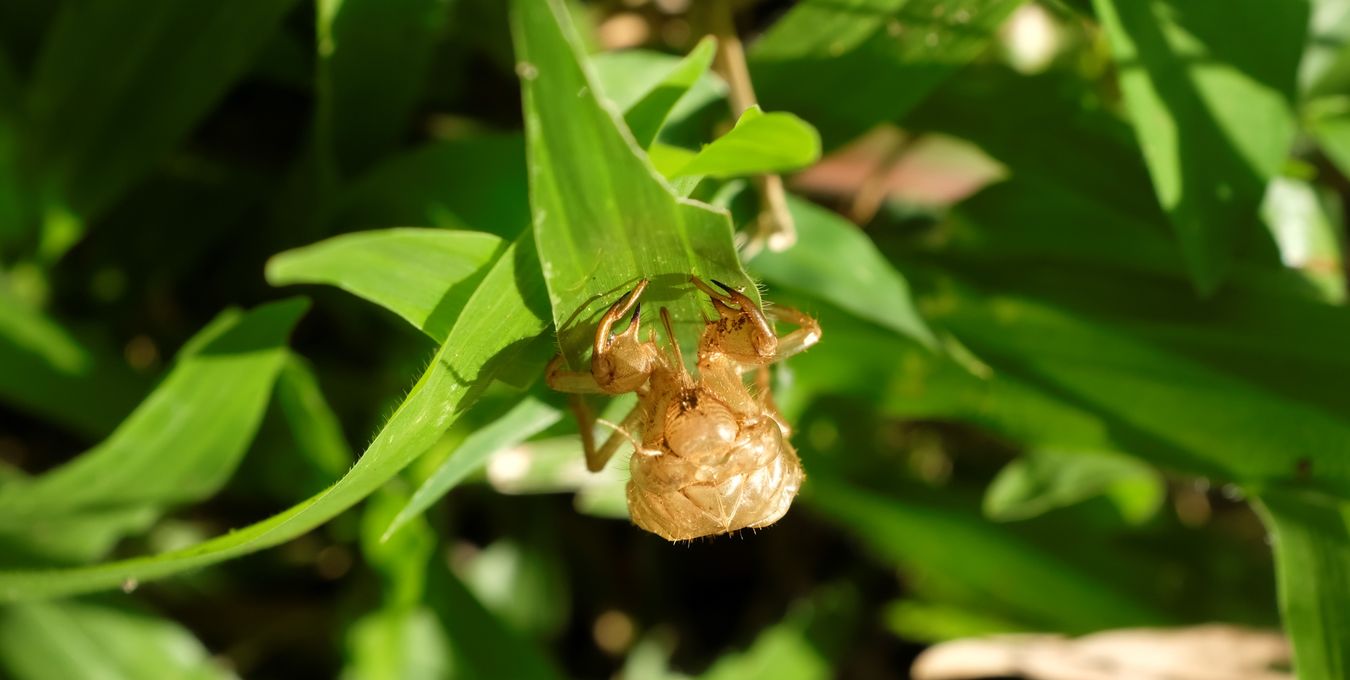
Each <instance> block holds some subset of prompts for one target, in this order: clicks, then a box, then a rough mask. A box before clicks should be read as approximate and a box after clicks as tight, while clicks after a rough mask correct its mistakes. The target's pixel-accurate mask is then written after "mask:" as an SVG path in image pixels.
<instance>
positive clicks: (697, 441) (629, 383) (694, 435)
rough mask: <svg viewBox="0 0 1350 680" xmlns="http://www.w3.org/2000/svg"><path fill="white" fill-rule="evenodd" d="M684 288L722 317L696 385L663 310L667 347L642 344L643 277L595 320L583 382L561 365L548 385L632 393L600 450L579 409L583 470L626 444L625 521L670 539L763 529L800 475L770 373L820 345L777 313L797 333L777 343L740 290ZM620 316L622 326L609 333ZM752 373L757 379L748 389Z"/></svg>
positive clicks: (803, 325)
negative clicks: (629, 451)
mask: <svg viewBox="0 0 1350 680" xmlns="http://www.w3.org/2000/svg"><path fill="white" fill-rule="evenodd" d="M690 281H691V282H692V283H693V285H694V286H695V287H697V288H698V289H699V290H700V291H702V292H704V293H706V294H707V295H708V297H709V298H710V299H711V301H712V306H713V308H714V309H715V310H716V311H717V318H716V319H715V320H712V321H708V322H707V324H706V325H705V327H704V329H703V335H702V337H701V338H700V339H699V343H698V360H697V362H696V364H697V369H698V373H697V376H695V375H693V374H691V373H690V372H689V370H688V367H687V366H686V365H685V363H684V358H683V356H682V355H681V352H680V347H679V344H678V342H676V341H675V334H674V332H673V330H672V328H671V323H670V314H669V313H668V312H667V311H666V309H665V308H662V309H661V320H662V323H663V324H664V325H665V328H666V335H667V337H668V338H670V339H671V341H670V343H669V345H668V346H667V347H662V346H661V345H659V344H658V343H657V340H656V336H655V334H654V333H653V332H652V331H651V330H650V329H648V332H647V335H646V337H645V338H644V337H642V335H641V329H640V328H639V318H640V316H641V308H640V305H639V302H638V300H639V298H641V297H642V293H643V291H644V290H646V288H647V281H646V280H645V279H644V280H642V281H640V282H639V283H638V284H637V286H636V287H635V288H633V290H632V291H631V292H629V293H627V294H625V295H624V296H623V297H622V298H620V299H619V300H618V301H617V302H615V303H614V305H613V306H612V307H610V308H609V311H607V312H606V313H605V315H604V316H603V317H601V319H600V324H599V327H598V328H596V332H595V346H594V348H593V353H592V355H591V370H590V371H589V372H579V371H568V370H566V369H565V368H564V366H563V363H562V357H561V356H559V357H557V358H555V359H554V360H553V362H552V363H551V364H549V367H548V375H547V381H548V384H549V386H550V387H552V388H553V389H555V390H560V391H563V392H571V393H575V394H587V393H589V394H611V395H617V394H623V393H627V392H635V393H636V394H637V397H638V401H637V405H636V406H635V407H634V408H633V410H632V411H631V412H630V413H629V414H628V416H627V417H625V418H624V419H623V421H622V422H621V423H619V424H618V425H614V426H613V427H614V429H615V432H614V433H613V435H611V436H610V437H609V439H608V440H607V441H606V442H605V443H604V445H602V446H600V447H598V448H597V447H596V446H595V443H594V440H593V438H592V437H590V436H589V431H590V430H591V428H592V427H593V424H594V423H593V422H587V421H588V420H590V419H589V417H588V413H587V411H586V410H585V409H578V415H579V416H580V417H581V420H582V421H583V422H582V423H581V429H582V432H583V437H582V441H583V444H584V447H585V449H586V464H587V467H588V468H590V470H591V471H593V472H595V471H599V470H600V469H602V468H603V467H604V466H605V463H606V462H608V461H609V459H610V458H611V457H612V456H613V455H614V453H615V452H616V451H617V450H618V449H619V447H620V446H621V445H622V444H623V442H624V441H629V442H631V443H632V444H633V447H634V453H633V457H632V459H631V463H630V466H629V468H630V471H631V473H632V479H631V480H630V481H629V482H628V510H629V514H630V515H631V516H632V518H633V522H634V523H636V524H637V525H638V526H640V527H642V528H643V529H646V530H648V531H650V532H652V533H655V534H658V535H660V536H662V537H664V538H666V539H668V540H672V541H678V540H688V539H693V538H698V537H700V536H708V535H712V534H722V533H728V532H732V531H736V530H738V529H743V528H746V527H763V526H768V525H770V524H773V523H774V522H776V521H778V519H779V518H781V517H782V516H783V514H784V513H786V512H787V510H788V506H790V505H791V504H792V499H793V498H794V497H795V496H796V495H797V490H798V489H799V488H801V484H802V480H803V478H804V475H803V473H802V466H801V461H800V460H799V459H798V458H797V452H796V450H795V449H793V448H792V444H791V443H789V441H788V435H789V433H790V429H789V427H788V425H787V423H786V422H785V421H784V420H783V417H782V415H781V414H780V413H779V412H778V408H777V407H776V406H775V405H774V402H773V395H772V393H771V390H770V389H769V366H770V365H771V364H773V363H775V362H778V361H782V360H783V359H785V358H787V357H790V356H792V355H794V354H797V353H798V352H801V351H802V350H805V349H806V348H808V347H810V346H811V345H814V344H815V343H816V342H818V341H819V340H820V326H819V324H817V323H816V321H815V319H812V318H811V317H809V316H807V315H805V314H802V313H801V312H798V311H796V310H793V309H786V308H783V307H775V308H774V309H773V311H772V314H771V317H772V319H774V320H779V321H784V322H787V323H791V324H795V325H796V326H797V328H796V329H795V330H793V331H792V332H790V333H788V334H786V335H784V336H782V337H779V336H778V335H776V334H775V333H774V329H773V325H772V324H771V323H770V317H769V316H766V315H765V314H764V312H762V311H760V309H759V307H758V306H756V305H755V303H754V301H753V300H751V299H750V298H749V297H747V296H746V295H745V294H744V293H742V292H741V291H738V290H735V289H733V288H731V287H729V286H727V285H725V284H722V283H719V282H717V281H713V284H714V285H716V286H717V288H713V286H710V285H708V284H707V283H705V282H703V281H702V280H700V279H698V278H696V277H690ZM718 289H720V290H718ZM625 317H627V324H628V325H627V327H626V328H623V329H622V330H616V325H617V324H619V323H620V322H622V321H623V320H624V319H625ZM747 373H754V376H753V380H754V385H755V388H754V389H753V390H752V389H751V387H750V386H749V385H747V384H746V374H747Z"/></svg>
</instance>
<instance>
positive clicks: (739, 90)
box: [706, 0, 797, 256]
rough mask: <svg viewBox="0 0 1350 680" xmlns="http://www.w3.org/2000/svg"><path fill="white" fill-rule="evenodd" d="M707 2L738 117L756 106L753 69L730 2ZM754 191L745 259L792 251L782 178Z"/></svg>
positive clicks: (720, 66)
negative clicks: (753, 214) (755, 209)
mask: <svg viewBox="0 0 1350 680" xmlns="http://www.w3.org/2000/svg"><path fill="white" fill-rule="evenodd" d="M706 1H707V3H708V5H707V6H708V10H709V11H708V22H709V26H710V28H711V29H712V33H713V35H714V36H716V37H717V71H718V73H720V74H721V75H722V78H723V79H725V80H726V81H727V85H728V86H729V87H730V88H731V92H730V97H731V109H732V111H733V112H734V113H735V114H736V117H737V118H739V117H740V116H741V114H743V113H745V110H746V109H748V108H750V107H752V106H754V105H755V104H756V100H755V87H754V85H753V84H752V83H751V82H750V68H749V67H748V66H747V65H746V63H745V48H744V47H743V46H742V45H741V40H740V38H739V37H738V36H737V35H736V24H735V21H734V20H733V18H732V8H731V5H732V3H731V2H730V0H706ZM755 190H756V191H758V192H759V206H760V208H759V217H758V219H756V220H755V225H754V230H753V232H752V233H751V235H750V238H749V240H748V241H746V244H745V248H744V250H745V254H746V256H752V255H754V254H755V253H756V252H758V251H759V250H760V249H761V248H764V247H768V249H769V250H771V251H774V252H780V251H783V250H787V249H788V248H791V247H792V245H793V244H794V243H796V242H797V227H796V225H795V224H793V221H792V213H790V212H788V205H787V191H786V190H785V189H784V188H783V178H782V177H780V176H778V175H760V176H758V177H755Z"/></svg>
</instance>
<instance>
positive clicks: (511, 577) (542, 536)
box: [459, 451, 581, 639]
mask: <svg viewBox="0 0 1350 680" xmlns="http://www.w3.org/2000/svg"><path fill="white" fill-rule="evenodd" d="M573 453H574V454H575V455H581V453H580V452H579V451H574V452H573ZM559 528H560V527H558V526H556V525H554V523H553V522H552V521H551V519H546V520H544V521H538V520H534V521H532V522H531V523H530V526H529V528H528V531H527V533H526V534H525V535H524V536H523V537H521V538H514V537H512V538H503V539H499V540H496V541H493V542H492V543H491V544H490V545H488V546H487V547H485V548H483V549H482V551H480V552H478V553H476V554H475V555H474V557H473V559H472V560H471V561H469V562H468V564H466V565H465V566H464V568H463V569H462V570H460V572H459V574H460V576H462V577H463V579H464V585H465V586H466V587H468V588H469V590H470V591H471V592H472V593H473V594H474V596H475V597H476V598H478V601H480V602H482V603H483V606H484V607H485V608H486V609H487V610H488V611H490V612H492V613H493V615H495V616H496V617H497V618H499V619H501V620H502V621H503V622H504V623H507V624H509V625H510V626H511V627H512V628H514V629H515V630H519V631H521V632H523V633H526V634H528V635H530V636H531V637H534V638H536V639H547V638H550V637H553V636H556V635H557V634H558V633H560V632H561V631H562V630H563V628H564V626H565V625H566V624H567V622H568V615H569V613H570V611H569V610H570V609H571V601H572V593H571V592H570V591H569V588H568V586H569V583H570V582H569V580H568V578H567V573H566V566H567V558H566V556H565V554H564V553H563V552H562V551H561V546H560V544H561V543H562V534H561V533H560V532H559Z"/></svg>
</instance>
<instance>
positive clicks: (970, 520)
mask: <svg viewBox="0 0 1350 680" xmlns="http://www.w3.org/2000/svg"><path fill="white" fill-rule="evenodd" d="M803 492H805V493H807V494H808V495H807V498H808V499H809V502H810V503H811V506H812V507H814V508H816V509H817V510H819V511H820V512H822V513H824V514H825V515H826V516H827V517H829V518H831V519H833V520H834V521H837V522H840V523H841V524H843V525H844V526H845V527H847V528H848V529H849V530H850V531H851V532H853V533H854V534H855V535H857V536H858V538H859V539H860V540H862V541H863V542H864V543H865V544H867V545H868V546H870V547H871V548H872V550H873V551H875V552H877V553H879V554H880V555H882V556H883V557H885V558H887V559H890V560H893V561H895V562H897V563H899V564H900V565H902V566H903V567H904V568H905V569H906V571H907V572H908V573H909V574H910V575H911V579H912V580H915V581H917V582H922V580H924V579H929V580H939V581H950V582H955V583H958V584H960V586H961V587H962V588H963V589H965V590H968V591H969V592H970V595H969V596H968V599H970V600H971V602H969V604H975V603H979V606H980V608H981V609H982V610H984V611H989V612H998V611H1000V610H1004V611H1007V612H1009V613H1011V614H1013V615H1015V616H1016V617H1017V619H1018V620H1019V621H1020V622H1023V623H1025V624H1028V625H1032V626H1041V627H1045V628H1050V629H1053V630H1063V631H1070V632H1085V631H1090V630H1098V629H1102V628H1113V627H1125V626H1132V625H1146V624H1155V625H1156V624H1158V623H1159V622H1161V621H1163V620H1164V617H1163V615H1162V614H1160V613H1159V612H1158V611H1156V610H1154V609H1153V608H1152V607H1150V606H1149V605H1148V604H1147V603H1145V602H1141V601H1140V599H1139V597H1138V596H1137V594H1134V593H1131V592H1128V591H1127V590H1126V588H1125V587H1124V586H1123V584H1119V583H1116V582H1114V581H1113V580H1111V578H1110V577H1108V576H1106V575H1104V574H1101V573H1098V572H1096V571H1094V570H1089V569H1087V568H1085V567H1083V566H1080V565H1078V564H1076V563H1073V562H1070V561H1068V560H1066V559H1065V555H1067V553H1065V554H1057V553H1053V552H1051V551H1048V550H1046V549H1044V548H1042V547H1040V546H1038V545H1036V544H1035V543H1032V542H1031V541H1028V540H1026V539H1024V538H1021V537H1020V536H1018V535H1015V534H1013V533H1011V532H1009V531H1007V528H1006V527H1003V526H998V525H994V524H992V523H989V522H988V521H986V520H983V519H982V518H981V517H979V516H978V515H976V514H974V513H970V512H967V511H965V510H963V509H957V508H948V507H945V506H943V505H937V504H935V503H924V502H921V501H919V500H918V499H915V498H910V497H908V496H906V497H899V496H881V495H878V494H875V493H873V492H870V491H865V490H863V489H860V488H857V487H854V486H851V485H847V484H844V483H842V482H841V481H839V480H837V479H829V478H828V477H826V475H824V474H819V473H816V474H814V475H813V477H812V480H811V483H810V484H809V485H808V486H807V487H805V488H804V489H803Z"/></svg>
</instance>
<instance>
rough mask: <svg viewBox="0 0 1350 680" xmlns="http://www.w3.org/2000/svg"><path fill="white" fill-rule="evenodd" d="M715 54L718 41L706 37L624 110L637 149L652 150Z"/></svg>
mask: <svg viewBox="0 0 1350 680" xmlns="http://www.w3.org/2000/svg"><path fill="white" fill-rule="evenodd" d="M716 53H717V40H716V39H715V38H713V37H712V36H707V37H705V38H704V39H703V40H700V41H699V43H698V45H696V46H695V47H694V49H693V50H692V51H691V52H689V54H688V55H686V56H685V58H684V59H682V60H680V62H679V63H678V64H676V65H675V68H673V69H671V70H670V72H669V73H667V74H666V75H665V77H664V78H662V79H661V81H660V82H658V83H657V84H656V86H655V87H653V88H652V89H651V90H648V91H647V92H646V93H645V94H643V95H642V98H641V99H639V100H638V101H637V102H635V103H634V104H633V105H632V106H629V107H625V108H626V109H627V112H626V113H625V114H624V122H626V123H627V124H628V129H629V130H630V131H631V132H632V133H633V139H634V140H635V141H636V142H637V143H638V146H640V147H642V148H644V149H645V148H647V147H649V146H651V144H652V142H653V141H654V140H655V139H656V133H658V132H660V131H661V126H662V125H664V124H665V122H666V118H668V117H669V116H670V113H671V111H673V110H674V109H675V106H676V105H677V104H679V103H680V100H682V99H684V96H685V95H686V94H688V93H689V90H690V89H691V88H693V87H694V84H695V83H697V82H698V81H699V79H700V78H702V77H704V76H705V75H706V74H707V73H708V68H709V67H710V66H712V61H713V56H714V55H715V54H716ZM602 82H603V80H602Z"/></svg>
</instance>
